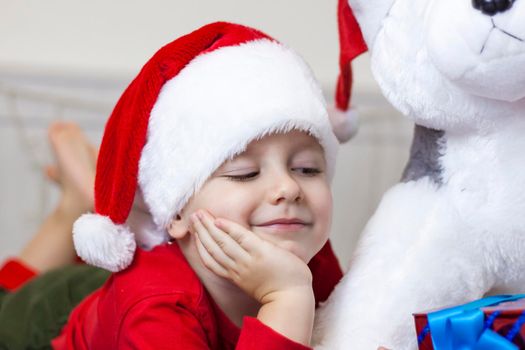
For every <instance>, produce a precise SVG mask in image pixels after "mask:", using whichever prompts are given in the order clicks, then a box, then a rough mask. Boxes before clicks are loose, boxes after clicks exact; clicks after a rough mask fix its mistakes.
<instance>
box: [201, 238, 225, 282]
mask: <svg viewBox="0 0 525 350" xmlns="http://www.w3.org/2000/svg"><path fill="white" fill-rule="evenodd" d="M194 237H195V245H196V246H197V252H198V253H199V257H200V259H201V261H202V264H203V265H204V266H205V267H206V268H207V269H208V270H210V271H211V272H213V273H214V274H216V275H218V276H219V277H223V278H227V277H228V271H227V270H226V269H225V268H224V267H222V266H221V265H219V263H218V262H217V261H215V259H213V257H212V256H211V255H210V253H209V252H208V251H207V250H206V248H205V247H204V245H203V244H202V242H201V241H200V239H199V236H197V235H195V236H194Z"/></svg>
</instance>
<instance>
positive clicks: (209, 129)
mask: <svg viewBox="0 0 525 350" xmlns="http://www.w3.org/2000/svg"><path fill="white" fill-rule="evenodd" d="M292 129H294V130H303V131H306V132H308V133H310V134H311V135H313V136H315V137H316V138H317V139H318V140H319V142H320V144H321V145H322V146H323V148H324V151H325V156H326V161H327V173H328V176H330V178H331V177H332V175H333V172H334V165H335V158H336V152H337V147H338V142H337V139H336V137H335V136H334V133H333V132H332V127H331V125H330V121H329V118H328V115H327V109H326V104H325V101H324V98H323V95H322V92H321V89H320V88H319V86H318V84H317V82H316V80H315V79H314V78H313V75H312V73H311V71H310V69H309V67H308V66H307V65H306V64H305V63H304V61H303V60H302V59H301V58H300V57H299V56H298V55H297V54H296V53H294V52H293V51H292V50H291V49H289V48H287V47H286V46H284V45H282V44H280V43H279V42H277V41H276V40H274V39H272V38H270V37H268V36H267V35H265V34H263V33H261V32H259V31H257V30H254V29H252V28H248V27H244V26H240V25H235V24H231V23H224V22H219V23H213V24H209V25H206V26H204V27H202V28H200V29H198V30H196V31H194V32H192V33H190V34H188V35H186V36H183V37H181V38H179V39H177V40H175V41H173V42H172V43H170V44H168V45H166V46H164V47H163V48H161V49H160V50H159V51H158V52H157V53H156V54H155V55H154V56H153V57H152V58H151V59H150V60H149V61H148V62H147V63H146V65H145V66H144V67H143V68H142V70H141V71H140V73H139V74H138V76H137V77H136V78H135V79H134V80H133V82H132V83H131V84H130V85H129V87H128V88H127V89H126V91H125V92H124V94H123V95H122V97H121V98H120V100H119V101H118V103H117V105H116V107H115V109H114V110H113V112H112V114H111V116H110V118H109V120H108V122H107V124H106V128H105V131H104V136H103V139H102V144H101V147H100V152H99V157H98V163H97V174H96V180H95V213H93V214H85V215H83V216H81V217H80V218H79V219H78V220H77V221H76V222H75V224H74V227H73V239H74V244H75V248H76V251H77V253H78V255H79V256H80V257H81V258H82V259H83V260H84V261H86V262H87V263H90V264H92V265H95V266H99V267H102V268H105V269H107V270H110V271H119V270H122V269H124V268H126V267H127V266H128V265H129V264H130V263H131V262H132V260H133V256H134V252H135V249H136V245H137V243H138V244H139V245H140V246H141V247H143V248H146V249H150V248H153V247H154V246H156V245H158V244H162V243H164V242H166V240H167V239H168V235H167V231H166V227H167V226H168V225H169V223H170V222H171V220H172V219H173V218H174V217H175V216H176V215H177V214H178V213H179V212H180V211H181V210H182V208H183V207H184V205H185V204H186V203H187V201H188V200H189V199H190V197H191V196H192V195H193V194H194V193H195V192H196V191H198V190H199V189H200V188H201V186H202V185H203V184H204V182H205V181H206V180H207V179H208V177H209V176H210V175H211V174H212V173H213V172H214V171H215V170H216V169H217V168H218V167H219V166H220V165H221V164H222V163H223V162H224V161H226V160H228V159H231V158H232V157H234V156H235V155H237V154H239V153H241V152H242V151H243V150H245V149H246V146H247V145H248V144H249V143H250V142H251V141H253V140H255V139H258V138H261V137H263V136H264V135H267V134H270V133H275V132H286V131H289V130H292ZM132 207H133V210H132Z"/></svg>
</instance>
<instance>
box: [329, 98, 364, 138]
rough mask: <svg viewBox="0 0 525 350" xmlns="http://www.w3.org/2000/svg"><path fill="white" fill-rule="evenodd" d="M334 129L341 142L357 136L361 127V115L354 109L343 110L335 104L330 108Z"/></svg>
mask: <svg viewBox="0 0 525 350" xmlns="http://www.w3.org/2000/svg"><path fill="white" fill-rule="evenodd" d="M328 115H329V116H330V122H331V123H332V130H333V131H334V134H335V136H336V137H337V139H338V140H339V142H340V143H345V142H347V141H348V140H350V139H351V138H352V137H354V136H355V134H356V133H357V130H358V129H359V116H358V115H357V113H356V111H355V110H354V109H348V110H347V111H342V110H340V109H339V108H337V107H335V106H330V107H329V108H328Z"/></svg>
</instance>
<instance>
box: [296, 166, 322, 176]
mask: <svg viewBox="0 0 525 350" xmlns="http://www.w3.org/2000/svg"><path fill="white" fill-rule="evenodd" d="M292 170H293V171H294V172H299V173H300V174H302V175H307V176H315V175H318V174H321V173H322V172H323V170H322V169H320V168H308V167H297V168H292Z"/></svg>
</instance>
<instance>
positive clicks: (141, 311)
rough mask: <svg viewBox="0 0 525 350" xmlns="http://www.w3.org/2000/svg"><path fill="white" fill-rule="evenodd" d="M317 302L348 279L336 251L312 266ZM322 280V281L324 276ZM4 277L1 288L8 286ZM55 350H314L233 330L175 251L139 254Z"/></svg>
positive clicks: (249, 327)
mask: <svg viewBox="0 0 525 350" xmlns="http://www.w3.org/2000/svg"><path fill="white" fill-rule="evenodd" d="M309 266H310V269H311V270H312V274H313V277H314V285H313V288H314V294H315V296H316V301H317V302H319V301H324V300H325V299H326V298H327V297H328V295H329V293H330V292H331V291H332V289H333V288H334V287H335V285H336V283H337V282H338V281H339V280H340V278H341V277H342V273H341V269H340V267H339V264H338V263H337V260H336V258H335V256H334V254H333V252H332V249H331V247H330V245H329V244H328V243H327V245H325V247H323V249H322V250H321V251H320V252H319V253H318V254H317V255H316V256H315V257H314V259H312V261H311V262H310V264H309ZM321 276H322V277H321ZM1 277H2V272H1V271H0V283H2V278H1ZM52 346H53V348H54V349H75V350H83V349H141V350H142V349H184V350H192V349H202V350H203V349H218V350H219V349H221V350H222V349H239V350H240V349H253V350H256V349H267V350H268V349H290V350H294V349H298V350H304V349H309V348H308V347H305V346H303V345H301V344H299V343H296V342H294V341H292V340H290V339H288V338H286V337H284V336H283V335H281V334H279V333H277V332H276V331H274V330H273V329H271V328H270V327H268V326H266V325H264V324H263V323H262V322H260V321H259V320H257V319H256V318H253V317H245V318H244V321H243V325H242V328H241V329H239V328H238V327H237V326H235V325H234V324H233V323H232V322H231V321H230V320H229V319H228V317H227V316H226V315H225V314H224V313H223V312H222V311H221V310H220V309H219V307H218V306H217V305H216V304H215V302H214V301H213V299H212V298H211V297H210V295H209V294H208V293H207V291H206V289H205V288H204V286H203V284H202V283H201V282H200V280H199V278H198V277H197V275H196V274H195V272H194V271H193V270H192V269H191V267H190V266H189V264H188V263H187V261H186V259H185V258H184V256H183V254H182V252H181V251H180V249H179V247H178V246H177V245H176V244H171V245H163V246H158V247H156V248H155V249H153V250H152V251H144V250H140V249H138V250H137V252H136V255H135V258H134V260H133V263H132V265H131V266H130V267H129V268H127V269H126V270H124V271H122V272H119V273H115V274H112V275H111V277H110V278H109V279H108V281H107V282H106V283H105V284H104V286H102V287H101V288H100V289H98V290H96V291H95V292H93V293H92V294H91V295H89V296H88V297H86V298H85V299H84V300H83V301H82V302H81V303H80V304H79V305H78V306H77V307H76V308H75V309H74V310H73V311H72V313H71V315H70V317H69V320H68V322H67V324H66V325H65V326H64V328H63V329H62V332H61V334H60V335H59V336H58V337H57V338H55V339H54V340H53V341H52Z"/></svg>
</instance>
